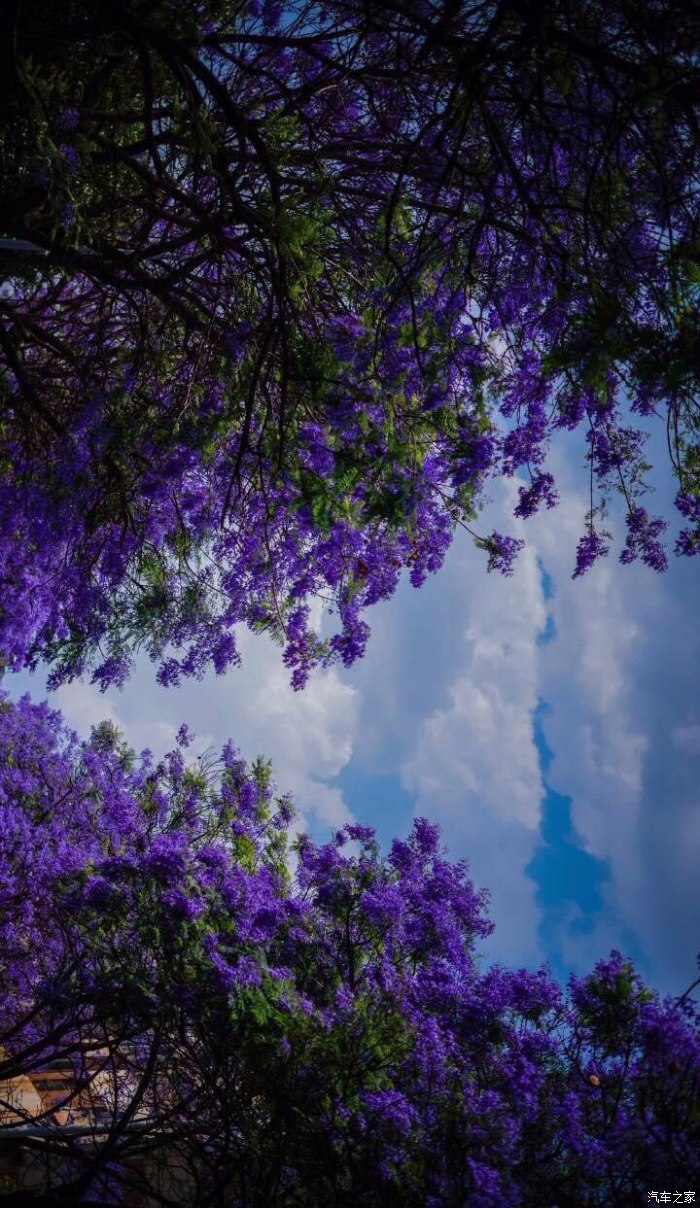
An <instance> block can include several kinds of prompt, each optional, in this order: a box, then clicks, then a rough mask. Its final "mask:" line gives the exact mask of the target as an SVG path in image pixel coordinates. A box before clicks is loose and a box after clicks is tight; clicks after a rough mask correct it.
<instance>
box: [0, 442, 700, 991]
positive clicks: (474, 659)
mask: <svg viewBox="0 0 700 1208" xmlns="http://www.w3.org/2000/svg"><path fill="white" fill-rule="evenodd" d="M578 448H579V450H580V446H578ZM556 459H557V461H558V465H557V467H556V468H557V469H558V477H559V481H560V484H561V494H562V500H563V502H562V504H561V505H560V507H559V508H558V509H557V510H556V511H554V512H551V513H548V514H547V515H545V516H544V517H542V518H539V517H538V518H535V519H534V520H532V521H529V522H527V524H526V525H525V526H520V525H519V522H514V521H512V519H508V517H509V514H510V513H511V512H512V506H513V502H514V499H515V497H516V484H515V483H513V482H510V483H498V484H495V485H494V488H493V490H492V499H491V502H490V504H489V507H488V516H487V517H486V518H485V519H484V522H483V525H482V527H483V528H484V530H485V531H488V530H489V529H490V528H492V527H494V526H495V527H498V528H499V529H502V530H505V531H518V529H519V528H520V529H522V531H523V534H524V535H525V536H526V537H527V538H528V548H527V550H526V551H525V553H524V554H523V555H522V556H521V558H520V560H519V563H518V565H517V568H516V571H515V574H514V575H513V577H512V578H511V579H509V580H504V579H502V578H501V577H500V576H495V575H490V576H487V575H486V573H485V568H484V560H483V557H482V556H481V555H480V554H479V552H478V551H476V550H475V549H474V548H473V546H472V544H471V542H470V540H469V538H468V537H466V536H465V535H460V537H458V539H457V540H456V541H455V544H454V546H453V549H452V551H451V553H450V555H449V557H448V559H447V562H446V564H445V566H444V567H443V570H442V571H441V572H440V574H439V575H437V576H435V577H433V578H431V579H430V581H429V582H428V583H427V584H426V585H425V586H424V587H423V588H422V589H421V590H420V591H415V590H414V589H413V588H411V587H410V585H409V584H408V583H405V584H403V585H402V586H401V588H400V590H399V591H398V593H397V595H396V596H395V598H394V599H393V600H392V601H390V602H387V603H384V604H382V605H379V606H377V607H376V608H375V609H373V610H372V611H371V613H370V614H369V617H368V619H369V620H370V623H371V624H372V629H373V634H372V638H371V641H370V644H369V648H368V653H367V655H366V657H365V659H364V660H363V661H362V662H361V663H359V664H356V665H355V666H354V667H352V668H350V669H348V670H342V669H341V670H337V669H333V670H330V671H326V672H323V673H319V674H317V675H316V676H315V677H314V678H313V679H312V681H311V683H310V684H309V686H308V687H307V688H306V689H305V691H304V692H303V693H298V694H294V693H293V692H292V691H291V690H290V688H289V686H288V683H287V678H288V676H287V671H286V669H285V668H284V667H283V666H282V663H281V659H280V653H279V650H278V648H277V647H275V646H273V645H272V644H271V643H270V642H269V640H268V639H267V638H266V637H264V636H253V635H250V634H244V635H242V641H241V647H242V652H243V666H242V667H241V668H240V669H237V670H235V671H233V672H231V673H230V674H228V675H227V676H225V677H223V678H220V679H217V678H215V677H210V678H207V679H206V680H205V681H203V682H192V683H187V684H185V685H183V686H182V687H180V688H179V689H176V690H173V689H169V690H167V691H166V690H163V689H160V688H159V687H158V686H157V685H156V683H155V677H154V673H153V669H152V667H151V666H150V665H149V664H148V663H147V662H144V663H142V664H140V665H139V667H138V669H137V671H136V673H135V675H134V676H133V678H132V680H131V681H130V682H129V684H128V685H127V686H126V688H125V689H124V690H123V692H121V693H117V692H115V693H110V694H108V695H107V696H106V697H104V696H101V695H100V694H99V693H98V692H97V691H96V689H94V688H93V687H92V686H90V685H89V684H85V683H76V684H73V685H70V686H68V687H66V688H63V689H61V690H60V691H59V692H58V693H55V694H53V701H54V703H56V704H58V705H59V706H60V707H61V708H62V709H63V710H64V712H65V714H66V717H67V718H68V720H69V722H70V723H71V724H72V725H74V726H75V728H76V729H78V730H80V731H82V732H87V731H88V730H89V727H90V725H91V724H93V723H95V722H97V721H99V720H100V719H101V718H103V717H106V716H109V717H112V718H113V719H114V720H116V721H117V722H118V723H119V724H120V725H121V726H122V728H123V729H124V731H125V733H126V736H127V738H128V739H129V741H131V742H132V743H133V744H134V745H135V746H137V747H138V748H142V747H144V746H149V747H151V748H152V749H153V750H154V751H156V752H157V753H161V752H162V751H164V750H166V749H167V748H168V747H169V746H170V745H171V744H172V742H173V739H174V735H175V732H176V730H177V728H178V726H179V724H180V722H182V721H186V722H187V723H188V725H189V726H190V728H191V729H192V730H193V731H194V732H196V733H197V734H199V735H200V747H201V748H204V747H206V746H209V745H213V746H220V745H221V744H222V743H223V741H224V740H225V739H226V738H228V737H232V738H233V740H234V742H235V743H236V744H237V745H238V746H239V748H240V749H241V751H242V754H243V755H244V756H246V757H248V758H252V757H254V756H255V755H257V754H264V755H267V756H269V757H270V758H271V759H272V760H273V764H274V767H275V772H276V776H277V781H278V784H279V786H280V789H281V790H283V791H287V790H290V791H292V792H293V793H294V795H295V799H296V802H297V806H298V808H299V809H300V811H301V815H302V822H303V824H304V825H306V826H307V827H308V828H309V829H310V830H311V831H312V833H313V834H314V835H315V836H316V837H318V838H325V837H326V836H327V835H328V834H329V832H330V830H331V829H332V828H334V827H336V826H338V825H339V824H342V823H344V822H346V821H349V820H350V819H351V818H354V819H356V820H358V821H361V822H364V823H370V824H372V825H374V826H375V827H376V829H377V831H378V834H379V838H380V840H381V841H382V843H383V844H388V843H389V842H390V840H391V838H392V836H393V835H395V834H403V833H405V832H406V830H407V829H408V828H409V826H410V824H411V819H412V817H413V816H414V815H415V814H424V815H427V816H428V817H429V818H431V819H432V820H434V821H436V822H438V823H439V824H440V826H441V828H442V832H443V837H444V840H445V843H446V845H447V848H448V850H449V853H450V855H451V856H452V857H454V858H458V857H466V859H467V860H468V862H469V865H470V870H471V875H472V878H473V880H474V882H475V883H476V885H477V886H479V887H481V886H483V887H486V888H488V890H489V891H490V894H491V913H492V917H493V919H494V921H495V923H496V931H495V933H494V935H493V937H491V939H490V940H489V941H488V944H487V946H486V948H485V951H486V953H487V955H489V956H490V957H492V958H493V959H495V960H499V961H502V962H504V963H509V964H515V965H529V966H534V965H537V964H539V963H540V962H541V961H543V960H546V961H549V962H550V964H551V966H552V969H553V971H554V972H555V974H556V975H557V976H558V977H560V978H565V977H566V976H568V974H569V973H570V972H571V971H572V970H575V971H579V972H580V971H583V970H585V969H587V968H590V966H591V965H592V964H593V962H594V961H595V960H596V959H598V958H599V957H600V956H603V955H606V954H607V953H608V952H609V950H610V949H611V948H612V947H617V948H619V949H621V950H622V951H623V952H624V953H626V954H628V955H630V956H632V957H633V958H634V959H635V960H636V962H637V963H638V965H639V967H640V969H641V970H642V971H643V972H644V973H645V975H646V976H647V977H648V978H649V979H650V981H651V982H652V984H654V985H656V986H657V987H658V988H659V989H661V990H662V991H665V992H669V993H678V992H680V991H681V990H682V989H683V988H684V987H685V985H687V984H688V983H689V982H690V981H691V980H692V978H693V974H694V967H695V955H696V953H697V951H698V949H699V948H700V877H698V874H697V870H698V867H699V866H700V694H699V692H698V685H697V670H698V668H699V667H700V657H699V656H700V636H699V633H698V625H697V617H698V615H699V614H700V576H699V575H698V569H699V567H698V563H697V561H695V562H693V561H689V560H683V561H680V560H672V564H671V568H670V570H669V572H668V574H667V575H665V576H663V577H658V576H655V575H654V574H653V572H651V571H647V570H646V569H645V568H643V567H630V568H624V567H621V566H620V565H619V564H618V563H617V559H616V556H615V555H614V554H612V555H611V556H610V557H609V558H608V559H607V560H606V561H604V562H603V563H601V564H599V565H598V566H597V567H595V568H594V570H593V571H592V572H591V574H590V575H588V576H587V577H586V578H584V579H583V580H578V581H576V582H572V581H571V578H570V576H571V570H572V567H573V561H574V551H575V546H576V542H577V540H578V536H579V535H580V532H581V528H582V517H583V515H584V513H585V511H586V506H587V503H586V498H585V477H584V474H583V472H582V471H581V469H580V467H578V466H577V465H576V461H575V459H571V458H569V457H564V455H563V454H562V453H561V451H558V452H557V454H556ZM660 485H661V487H662V491H660V493H659V503H660V504H662V503H663V502H664V498H666V499H668V498H669V497H670V491H669V488H668V484H665V483H664V482H663V478H662V476H661V478H660ZM652 510H653V505H652ZM5 686H7V687H8V688H9V689H10V690H11V691H12V692H13V693H19V692H20V691H22V690H26V689H27V688H30V690H31V692H32V694H33V695H34V696H35V697H43V696H44V695H45V691H44V682H43V677H42V676H41V675H36V676H34V677H30V676H25V675H22V676H16V677H8V679H7V680H6V684H5Z"/></svg>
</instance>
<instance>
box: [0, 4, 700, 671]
mask: <svg viewBox="0 0 700 1208" xmlns="http://www.w3.org/2000/svg"><path fill="white" fill-rule="evenodd" d="M699 32H700V21H699V18H698V9H697V5H696V4H694V3H687V0H683V2H682V3H681V0H652V2H651V3H649V4H646V5H643V6H642V5H639V4H637V3H636V2H635V0H611V2H610V3H606V4H603V3H599V2H598V0H575V2H574V3H571V2H569V0H548V2H547V3H539V2H538V3H530V2H528V0H507V2H506V0H412V2H411V3H404V2H403V0H386V2H384V0H383V2H382V3H381V4H372V3H366V2H365V0H328V2H324V3H321V2H320V0H318V2H317V0H291V2H290V3H289V4H281V3H275V2H272V0H266V2H265V3H260V2H259V0H206V2H204V0H202V2H198V3H191V2H188V3H184V2H183V0H148V2H146V0H65V2H64V3H62V4H57V3H55V2H54V0H22V3H21V4H20V3H14V4H11V5H10V17H9V18H8V20H7V21H6V23H5V27H4V29H3V35H2V36H3V38H4V43H3V46H4V51H3V54H4V60H3V71H2V82H1V86H0V101H1V104H2V111H3V125H2V132H1V142H0V146H1V148H2V167H3V172H2V184H1V185H0V228H1V229H0V263H1V264H2V266H3V271H4V283H3V285H2V289H1V291H0V366H1V367H2V379H1V380H2V395H3V411H2V422H1V426H0V470H1V486H0V567H1V568H2V569H1V570H0V576H1V585H2V595H3V600H2V604H0V653H1V654H2V657H3V659H4V661H5V663H6V665H9V666H11V667H13V668H18V667H20V666H22V665H26V664H27V663H28V664H33V663H35V662H36V661H37V660H38V659H40V658H48V659H49V660H51V661H52V662H53V665H54V681H55V682H59V681H60V680H61V679H65V678H66V677H70V676H72V675H75V674H79V673H81V672H83V671H84V670H85V669H86V668H87V667H91V668H92V669H93V671H94V674H95V677H96V680H97V681H98V682H99V683H100V684H102V685H108V684H110V683H113V682H120V681H121V680H123V678H124V676H125V675H126V674H127V673H128V668H129V665H130V659H131V655H132V653H133V651H134V650H135V649H136V648H137V647H139V646H144V647H145V648H146V649H147V650H148V651H150V653H151V655H152V656H153V657H155V658H156V659H158V660H159V661H160V670H159V675H160V678H161V681H162V682H164V683H172V682H174V681H176V680H177V678H178V677H179V676H180V675H181V674H183V673H184V674H198V673H200V672H201V671H202V670H203V669H204V668H205V667H206V666H207V665H209V664H213V666H214V667H215V668H216V670H217V671H222V670H223V669H225V668H226V667H227V666H229V665H230V664H232V663H234V662H236V661H237V658H238V654H237V650H236V643H235V637H234V628H235V626H236V624H237V623H245V624H248V625H249V626H251V627H253V628H265V629H268V630H270V631H271V632H272V633H273V634H274V635H275V636H276V637H277V638H278V639H279V640H280V642H281V643H282V644H283V645H284V658H285V661H286V662H287V664H288V665H289V666H290V668H291V670H292V674H293V682H294V684H295V685H297V686H300V685H301V684H302V683H303V682H304V680H305V678H306V676H307V674H308V671H309V668H310V667H311V666H313V665H314V664H315V663H318V662H324V661H326V662H327V661H330V660H334V659H342V660H343V661H344V662H346V663H349V662H351V661H352V660H353V659H354V658H356V657H357V656H358V655H360V654H361V653H362V650H363V648H364V646H365V643H366V640H367V635H368V627H367V624H366V621H365V620H364V619H363V613H364V610H365V609H366V608H367V607H368V606H369V605H371V604H372V603H374V602H376V601H377V600H379V599H382V598H386V597H388V596H390V595H391V593H392V592H393V591H394V589H395V587H396V584H397V581H398V578H399V575H400V574H401V571H402V568H408V569H409V571H410V576H411V579H412V581H413V582H414V583H415V584H416V585H418V584H420V583H421V582H422V581H423V579H424V577H425V575H426V574H427V573H428V572H431V571H434V570H436V569H437V568H438V567H439V566H440V564H441V562H442V560H443V558H444V555H445V552H446V550H447V548H448V546H449V544H450V541H451V538H452V535H453V532H454V530H455V527H456V526H457V525H458V524H464V525H467V526H469V527H470V528H471V527H472V524H473V521H474V519H475V517H476V515H477V513H478V510H479V504H480V499H481V497H482V494H483V489H484V485H485V483H486V482H487V481H488V479H489V478H490V477H491V478H492V477H494V476H500V475H504V474H505V475H507V476H511V475H515V474H516V473H517V474H518V476H519V479H520V480H521V486H520V492H519V502H518V504H517V508H516V512H517V514H518V515H519V516H529V515H531V514H532V513H533V512H535V511H536V510H537V509H538V508H539V507H541V506H544V507H550V506H553V505H554V503H555V501H556V485H555V482H554V479H553V477H552V474H551V471H550V469H549V468H548V462H547V450H548V446H549V442H550V440H551V438H552V437H553V436H554V435H555V434H556V433H557V432H558V431H559V430H561V429H564V430H571V431H572V432H575V433H576V434H577V439H578V440H579V443H580V450H581V458H582V460H584V459H586V460H587V462H588V463H589V466H590V482H591V497H590V512H589V515H588V517H587V520H586V529H585V532H584V535H583V536H582V538H581V541H580V544H579V547H578V551H577V554H576V559H575V568H574V569H575V573H576V574H579V573H581V572H583V571H584V570H585V569H586V568H587V567H588V566H589V565H590V564H591V563H592V562H593V561H594V560H595V559H596V558H597V557H599V556H600V555H602V554H604V553H605V552H607V548H608V536H607V534H606V528H605V525H606V519H605V509H606V506H607V503H608V501H609V499H610V497H611V494H613V493H615V492H619V493H620V494H621V496H622V499H623V509H624V514H625V515H626V522H627V537H626V541H625V543H624V547H623V549H622V553H621V560H622V561H623V562H628V561H631V560H633V559H636V558H641V559H642V560H643V561H645V562H646V563H648V564H649V565H651V566H652V567H654V568H656V569H662V568H663V566H664V565H665V559H666V555H665V552H664V549H663V545H662V541H661V537H662V531H663V529H664V527H665V525H664V523H663V521H662V520H661V519H659V518H653V517H652V516H650V514H649V513H648V512H647V510H646V508H645V506H644V503H643V502H642V494H643V491H644V482H645V472H646V469H647V468H648V467H646V465H645V461H644V434H643V433H642V432H641V430H640V429H639V428H638V423H639V417H643V423H644V424H645V426H646V427H647V428H648V429H650V430H653V429H654V428H659V430H660V431H661V432H665V433H666V434H667V443H668V450H669V457H670V460H671V463H672V467H673V471H674V473H675V475H676V478H677V481H678V496H677V504H678V507H679V509H680V512H681V513H682V516H683V517H684V518H685V519H684V527H683V528H682V530H681V533H680V536H679V537H678V540H677V549H678V551H679V552H680V553H683V554H692V553H695V552H697V549H698V548H699V547H700V546H699V538H698V524H699V523H700V502H699V501H698V500H699V498H700V496H699V490H700V476H699V475H700V470H699V467H700V459H699V455H698V448H699V446H698V410H697V398H698V385H699V383H698V366H699V365H700V357H699V356H698V345H697V318H698V281H699V280H700V260H699V254H700V242H699V240H700V232H699V231H698V204H697V201H698V155H699V147H700V141H699V139H698V106H699V104H700V63H699V61H698V55H697V46H698V34H699ZM477 527H478V526H477ZM474 531H475V533H476V539H477V542H478V544H480V545H481V546H482V547H483V548H484V550H485V551H486V553H487V555H488V562H489V566H490V567H491V568H496V569H500V570H502V571H505V572H507V571H508V569H509V568H510V565H511V562H512V559H513V556H514V555H515V553H516V552H517V548H518V545H519V541H518V540H516V539H515V537H513V536H512V535H503V534H499V533H488V532H482V533H480V534H479V533H478V531H477V530H474ZM572 567H574V556H573V551H572ZM318 596H321V597H323V598H324V599H326V600H327V601H328V602H329V603H330V604H331V605H332V607H333V609H334V611H335V613H336V616H337V619H338V631H337V633H336V634H335V635H334V636H332V637H330V638H328V639H325V640H323V641H321V640H320V639H319V637H318V636H317V635H316V633H315V631H314V630H313V628H312V627H310V625H309V603H310V601H311V600H312V599H313V598H314V597H318Z"/></svg>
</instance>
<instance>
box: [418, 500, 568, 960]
mask: <svg viewBox="0 0 700 1208" xmlns="http://www.w3.org/2000/svg"><path fill="white" fill-rule="evenodd" d="M513 495H514V487H513V489H511V490H509V491H508V492H507V494H506V493H505V492H504V497H503V498H502V499H501V503H500V510H502V511H506V512H510V510H511V509H512V502H513ZM490 519H491V517H489V520H490ZM494 520H495V522H496V523H497V520H498V514H497V513H496V515H495V518H494ZM452 560H453V564H452V566H451V567H450V572H451V577H452V578H453V580H454V581H455V582H457V583H459V582H461V584H462V585H463V587H462V591H463V594H464V596H466V598H467V600H468V607H467V608H465V612H466V617H467V620H466V624H463V626H462V632H461V635H460V634H459V633H457V634H455V635H454V637H455V639H456V642H457V643H458V644H457V646H456V650H455V658H454V670H453V677H452V679H451V683H450V685H449V689H448V701H447V703H446V704H445V705H443V706H441V707H439V708H437V709H435V710H433V711H432V712H431V713H430V714H429V715H428V716H425V717H424V718H423V720H422V721H421V722H420V723H419V725H418V727H417V732H416V737H415V748H414V751H413V753H412V754H411V756H410V757H409V758H408V759H407V760H406V761H405V762H404V764H403V766H402V783H403V785H404V787H405V788H406V789H408V790H409V791H411V792H412V793H414V794H415V797H416V811H417V812H419V813H425V814H427V815H428V816H429V817H431V818H432V819H434V820H435V821H438V822H439V823H440V825H441V827H442V831H443V835H444V837H445V840H446V841H447V844H448V847H449V849H450V852H451V854H453V855H455V856H456V855H466V856H467V858H468V859H469V861H470V865H471V869H472V874H473V876H474V879H475V881H476V882H477V883H478V884H480V885H481V884H485V885H486V886H487V887H488V888H489V890H490V893H491V899H492V915H493V917H494V919H495V920H496V922H497V932H496V935H495V937H494V939H493V940H492V941H491V942H490V944H489V951H492V952H493V953H494V954H495V955H498V957H499V958H500V959H510V960H513V961H517V962H519V963H527V962H533V961H536V960H537V958H538V951H537V940H536V929H537V921H538V916H537V910H536V906H535V900H534V885H533V882H532V881H531V880H530V879H529V878H528V877H527V876H526V875H525V868H526V866H527V864H528V862H529V860H530V859H531V857H532V855H533V851H534V847H535V844H536V842H537V828H538V824H539V817H540V800H541V797H542V791H543V786H542V777H541V772H540V767H539V758H538V752H537V749H536V746H535V743H534V738H533V714H534V710H535V708H536V706H537V702H538V696H539V688H538V651H539V647H538V637H539V636H540V635H541V633H542V631H543V629H544V627H545V623H546V607H545V600H544V593H543V589H542V584H541V576H540V572H539V569H538V566H537V561H536V557H535V553H534V552H533V551H532V550H528V551H526V552H525V553H524V554H523V555H522V556H521V558H520V559H519V562H518V564H517V566H516V570H515V573H514V575H513V577H512V578H511V579H508V580H503V579H502V578H500V577H498V576H495V575H494V576H488V577H487V576H484V575H483V568H482V567H479V566H478V554H477V553H476V551H474V550H473V548H472V547H471V546H470V545H469V544H468V543H467V542H466V541H462V542H460V543H459V545H458V546H457V548H456V549H455V550H454V552H453V554H452ZM477 569H480V570H482V576H481V577H480V578H479V579H478V581H476V582H474V574H475V572H476V571H477ZM470 581H471V582H472V584H473V590H472V591H471V592H470V593H469V595H468V596H467V593H466V591H465V590H464V588H465V587H466V585H467V584H469V583H470Z"/></svg>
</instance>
